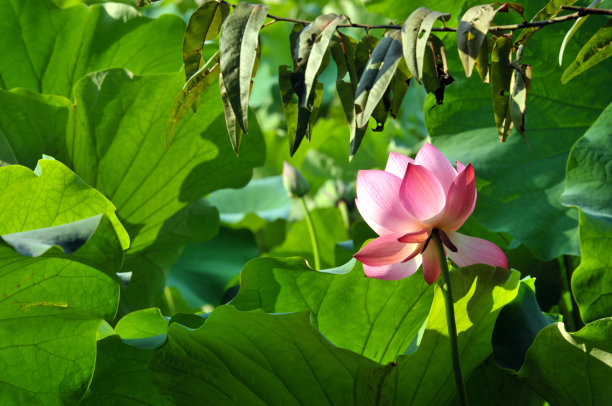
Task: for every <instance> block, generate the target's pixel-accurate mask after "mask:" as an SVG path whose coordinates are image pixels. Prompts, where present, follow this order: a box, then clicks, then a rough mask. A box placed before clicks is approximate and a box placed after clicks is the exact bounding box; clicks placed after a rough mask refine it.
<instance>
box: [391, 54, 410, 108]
mask: <svg viewBox="0 0 612 406" xmlns="http://www.w3.org/2000/svg"><path fill="white" fill-rule="evenodd" d="M411 77H412V75H411V74H410V71H409V70H408V66H407V65H406V61H403V60H401V61H400V63H399V65H397V70H396V71H395V76H393V79H392V80H391V86H389V89H390V90H391V106H390V107H389V113H390V114H391V117H393V118H397V116H399V112H400V107H401V105H402V101H403V100H404V96H405V95H406V92H407V91H408V86H410V78H411Z"/></svg>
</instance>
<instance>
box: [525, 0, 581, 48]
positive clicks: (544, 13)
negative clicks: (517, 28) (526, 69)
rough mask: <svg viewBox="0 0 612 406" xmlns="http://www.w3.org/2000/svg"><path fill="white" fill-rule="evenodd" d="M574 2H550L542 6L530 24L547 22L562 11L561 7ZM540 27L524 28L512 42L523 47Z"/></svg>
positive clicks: (559, 0) (557, 0) (556, 0)
mask: <svg viewBox="0 0 612 406" xmlns="http://www.w3.org/2000/svg"><path fill="white" fill-rule="evenodd" d="M575 2H576V0H550V1H549V2H548V4H546V5H545V6H544V8H543V9H541V10H540V11H538V13H537V14H536V15H535V16H534V17H533V18H532V19H531V22H535V21H543V20H548V19H550V18H553V17H555V16H556V15H557V14H559V12H560V11H561V10H562V8H561V6H569V5H572V4H574V3H575ZM540 28H541V27H529V28H525V29H524V30H523V31H521V33H520V34H519V36H518V37H517V39H516V41H514V44H515V45H525V44H526V43H527V41H529V38H531V36H532V35H533V33H534V32H536V31H537V30H539V29H540Z"/></svg>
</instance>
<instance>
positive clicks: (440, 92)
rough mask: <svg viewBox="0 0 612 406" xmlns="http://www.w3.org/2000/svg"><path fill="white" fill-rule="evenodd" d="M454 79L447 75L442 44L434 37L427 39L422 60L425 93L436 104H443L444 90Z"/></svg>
mask: <svg viewBox="0 0 612 406" xmlns="http://www.w3.org/2000/svg"><path fill="white" fill-rule="evenodd" d="M454 81H455V79H453V77H452V76H451V75H450V74H449V73H448V64H447V61H446V51H445V50H444V44H442V41H440V39H439V38H438V37H436V36H435V35H431V36H430V37H429V42H428V46H427V48H425V57H424V58H423V85H424V87H425V90H426V91H427V93H433V94H434V95H435V97H436V104H442V103H443V102H444V89H445V88H446V86H448V85H450V84H451V83H453V82H454Z"/></svg>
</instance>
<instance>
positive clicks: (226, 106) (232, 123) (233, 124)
mask: <svg viewBox="0 0 612 406" xmlns="http://www.w3.org/2000/svg"><path fill="white" fill-rule="evenodd" d="M219 88H220V90H221V102H222V103H223V111H224V113H225V126H226V127H227V133H228V134H229V138H230V142H231V143H232V148H234V153H235V154H236V156H238V151H239V149H240V140H241V139H242V134H243V133H242V128H241V127H240V125H238V120H237V119H236V115H235V114H234V110H233V109H232V106H231V104H230V99H229V94H228V92H227V88H226V87H225V81H224V80H223V74H222V73H219Z"/></svg>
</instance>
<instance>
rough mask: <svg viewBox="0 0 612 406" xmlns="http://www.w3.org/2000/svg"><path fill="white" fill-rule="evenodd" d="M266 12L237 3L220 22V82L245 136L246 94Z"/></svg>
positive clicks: (247, 100)
mask: <svg viewBox="0 0 612 406" xmlns="http://www.w3.org/2000/svg"><path fill="white" fill-rule="evenodd" d="M267 13H268V6H264V5H261V4H257V5H253V4H248V3H239V4H238V5H237V6H236V8H235V9H234V12H233V13H232V14H230V16H229V17H227V19H226V20H225V22H224V23H223V27H222V29H221V36H220V38H219V51H220V52H221V60H220V64H221V73H222V74H223V82H224V84H225V88H226V91H227V97H228V99H229V104H230V106H231V108H232V110H233V111H234V115H235V117H236V122H237V123H238V125H239V126H240V127H241V129H242V131H244V133H248V117H247V116H248V105H249V93H250V90H251V77H252V73H253V66H254V64H255V59H256V54H257V46H258V44H259V30H260V28H261V26H262V25H263V23H264V21H265V19H266V16H267ZM230 138H231V135H230Z"/></svg>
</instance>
